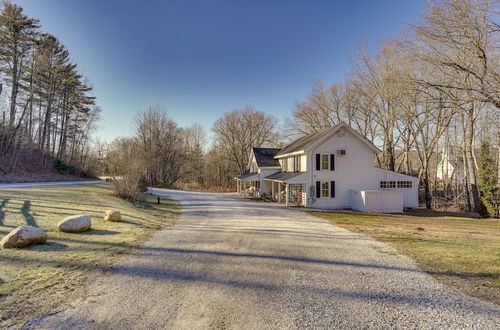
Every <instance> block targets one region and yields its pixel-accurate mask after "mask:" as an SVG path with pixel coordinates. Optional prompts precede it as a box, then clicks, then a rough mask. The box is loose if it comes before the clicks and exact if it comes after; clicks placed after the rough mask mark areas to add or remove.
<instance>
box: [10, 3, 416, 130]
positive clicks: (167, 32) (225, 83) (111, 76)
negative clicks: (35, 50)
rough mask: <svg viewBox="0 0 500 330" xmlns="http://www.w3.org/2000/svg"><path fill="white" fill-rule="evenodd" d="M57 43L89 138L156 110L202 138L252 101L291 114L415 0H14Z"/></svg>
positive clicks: (394, 27) (406, 18)
mask: <svg viewBox="0 0 500 330" xmlns="http://www.w3.org/2000/svg"><path fill="white" fill-rule="evenodd" d="M14 3H17V4H19V5H21V6H22V7H23V8H24V9H25V12H26V13H27V14H28V15H29V16H32V17H35V18H38V19H40V21H41V24H42V29H43V30H44V31H45V32H49V33H52V34H54V35H56V36H57V37H58V38H59V39H60V40H61V41H62V43H63V44H65V45H66V46H67V48H68V49H69V51H70V53H71V57H72V59H73V60H74V61H75V62H76V63H77V64H78V67H79V70H80V72H82V73H83V74H84V75H85V76H87V77H88V78H89V80H90V82H91V83H92V85H93V86H94V88H95V95H96V96H97V102H98V105H99V106H100V107H102V109H103V118H104V120H103V122H102V123H101V124H100V126H101V129H100V130H99V132H98V135H99V136H100V137H101V138H103V139H106V140H110V139H113V138H115V137H117V136H122V135H130V134H131V132H132V128H131V127H132V121H133V118H134V117H135V115H136V114H137V113H138V112H140V111H141V110H144V109H145V108H146V107H147V106H148V105H154V104H161V105H163V106H165V107H166V108H167V109H168V112H169V115H170V117H171V118H172V119H174V120H175V121H177V122H178V123H179V124H180V125H182V126H189V125H191V124H193V123H200V124H202V125H203V126H205V127H206V129H207V132H210V127H211V125H212V123H213V122H214V121H215V120H216V119H217V118H218V117H220V116H221V115H222V114H223V113H225V112H227V111H230V110H233V109H236V108H241V107H243V106H245V105H254V106H255V107H256V108H257V109H259V110H262V111H264V112H267V113H269V114H272V115H274V116H275V117H277V118H278V119H283V118H284V117H287V116H290V114H291V109H292V106H293V104H294V102H295V101H296V100H300V99H303V98H304V97H305V96H306V95H307V94H308V93H309V91H310V89H311V87H312V85H313V83H314V81H315V80H317V79H322V80H324V81H325V82H327V83H332V82H336V81H343V80H344V77H345V74H346V73H348V72H349V63H350V60H351V58H352V56H353V55H354V54H355V53H356V51H357V50H358V49H359V46H360V44H361V43H365V44H366V45H367V46H368V48H369V50H372V51H373V50H376V49H377V47H378V44H379V42H380V41H382V40H384V39H385V38H388V37H391V36H397V35H398V34H399V33H400V32H401V31H402V30H403V29H405V28H406V23H408V22H413V21H416V20H417V19H418V18H419V16H420V15H421V13H422V10H423V3H422V1H420V0H377V1H375V0H358V1H355V0H337V1H335V0H329V1H309V0H302V1H293V0H286V1H285V0H283V1H273V0H267V1H266V0H262V1H260V0H252V1H250V0H247V1H243V0H241V1H238V0H226V1H219V0H200V1H189V0H180V1H152V0H148V1H139V0H137V1H129V0H82V1H77V0H15V1H14Z"/></svg>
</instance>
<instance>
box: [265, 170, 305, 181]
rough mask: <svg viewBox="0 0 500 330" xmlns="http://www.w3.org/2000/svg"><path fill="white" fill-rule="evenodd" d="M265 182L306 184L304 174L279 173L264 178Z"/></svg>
mask: <svg viewBox="0 0 500 330" xmlns="http://www.w3.org/2000/svg"><path fill="white" fill-rule="evenodd" d="M264 180H266V181H275V182H283V183H306V182H307V181H306V180H307V177H306V173H305V172H279V173H276V174H273V175H270V176H266V177H265V178H264Z"/></svg>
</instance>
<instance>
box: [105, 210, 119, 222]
mask: <svg viewBox="0 0 500 330" xmlns="http://www.w3.org/2000/svg"><path fill="white" fill-rule="evenodd" d="M121 219H122V214H121V213H120V211H115V210H109V211H106V213H105V214H104V220H106V221H120V220H121Z"/></svg>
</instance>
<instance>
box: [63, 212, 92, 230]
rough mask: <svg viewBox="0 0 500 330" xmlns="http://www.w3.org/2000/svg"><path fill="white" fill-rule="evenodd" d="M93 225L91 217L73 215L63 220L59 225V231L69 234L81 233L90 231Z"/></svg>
mask: <svg viewBox="0 0 500 330" xmlns="http://www.w3.org/2000/svg"><path fill="white" fill-rule="evenodd" d="M91 225H92V223H91V221H90V215H84V214H81V215H72V216H69V217H66V218H64V219H62V220H61V221H60V222H59V223H58V224H57V229H59V230H60V231H63V232H67V233H79V232H82V231H86V230H89V229H90V226H91Z"/></svg>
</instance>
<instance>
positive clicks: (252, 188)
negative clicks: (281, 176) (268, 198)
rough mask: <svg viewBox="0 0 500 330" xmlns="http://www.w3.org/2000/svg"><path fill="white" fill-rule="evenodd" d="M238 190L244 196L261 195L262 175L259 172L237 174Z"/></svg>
mask: <svg viewBox="0 0 500 330" xmlns="http://www.w3.org/2000/svg"><path fill="white" fill-rule="evenodd" d="M234 178H235V179H236V192H237V193H238V194H240V195H241V196H243V197H244V198H247V197H248V198H251V197H260V177H259V174H258V173H243V174H241V175H238V176H235V177H234Z"/></svg>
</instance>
